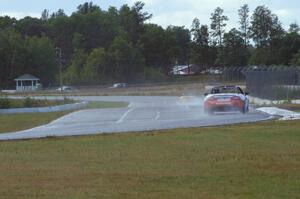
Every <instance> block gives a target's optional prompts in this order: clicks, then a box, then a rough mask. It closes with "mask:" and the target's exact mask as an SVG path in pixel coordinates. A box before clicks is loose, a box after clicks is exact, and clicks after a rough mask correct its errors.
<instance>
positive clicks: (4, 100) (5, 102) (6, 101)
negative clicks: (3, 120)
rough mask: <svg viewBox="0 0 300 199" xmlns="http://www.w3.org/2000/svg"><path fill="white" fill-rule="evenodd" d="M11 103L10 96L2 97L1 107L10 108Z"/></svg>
mask: <svg viewBox="0 0 300 199" xmlns="http://www.w3.org/2000/svg"><path fill="white" fill-rule="evenodd" d="M10 106H11V103H10V100H9V99H8V98H0V109H6V108H10Z"/></svg>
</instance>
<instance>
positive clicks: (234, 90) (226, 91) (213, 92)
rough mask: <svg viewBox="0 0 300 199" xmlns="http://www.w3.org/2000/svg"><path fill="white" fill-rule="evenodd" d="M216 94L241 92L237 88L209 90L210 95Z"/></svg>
mask: <svg viewBox="0 0 300 199" xmlns="http://www.w3.org/2000/svg"><path fill="white" fill-rule="evenodd" d="M217 93H242V91H241V90H240V89H239V88H237V87H217V88H213V89H212V90H211V94H217Z"/></svg>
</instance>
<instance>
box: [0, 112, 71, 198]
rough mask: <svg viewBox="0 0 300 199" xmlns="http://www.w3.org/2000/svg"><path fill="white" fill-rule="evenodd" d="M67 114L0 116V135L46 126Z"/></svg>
mask: <svg viewBox="0 0 300 199" xmlns="http://www.w3.org/2000/svg"><path fill="white" fill-rule="evenodd" d="M67 113H70V111H62V112H52V113H18V114H0V133H7V132H13V131H19V130H24V129H30V128H33V127H36V126H40V125H43V124H47V123H49V122H51V121H52V120H55V119H57V118H59V117H61V116H63V115H65V114H67ZM0 184H1V183H0ZM0 198H1V197H0Z"/></svg>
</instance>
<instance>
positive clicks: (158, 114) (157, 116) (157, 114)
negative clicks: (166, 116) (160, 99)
mask: <svg viewBox="0 0 300 199" xmlns="http://www.w3.org/2000/svg"><path fill="white" fill-rule="evenodd" d="M159 118H160V112H159V111H157V113H156V117H155V120H158V119H159Z"/></svg>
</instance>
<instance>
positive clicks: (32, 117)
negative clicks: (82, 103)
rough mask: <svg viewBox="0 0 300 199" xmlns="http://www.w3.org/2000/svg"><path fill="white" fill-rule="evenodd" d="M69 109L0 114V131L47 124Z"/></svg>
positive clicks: (12, 130) (18, 129)
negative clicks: (50, 111) (49, 111)
mask: <svg viewBox="0 0 300 199" xmlns="http://www.w3.org/2000/svg"><path fill="white" fill-rule="evenodd" d="M68 113H70V111H62V112H52V113H18V114H0V124H1V125H0V133H7V132H14V131H20V130H24V129H30V128H33V127H36V126H40V125H43V124H47V123H49V122H51V121H52V120H55V119H57V118H59V117H61V116H63V115H66V114H68Z"/></svg>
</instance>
